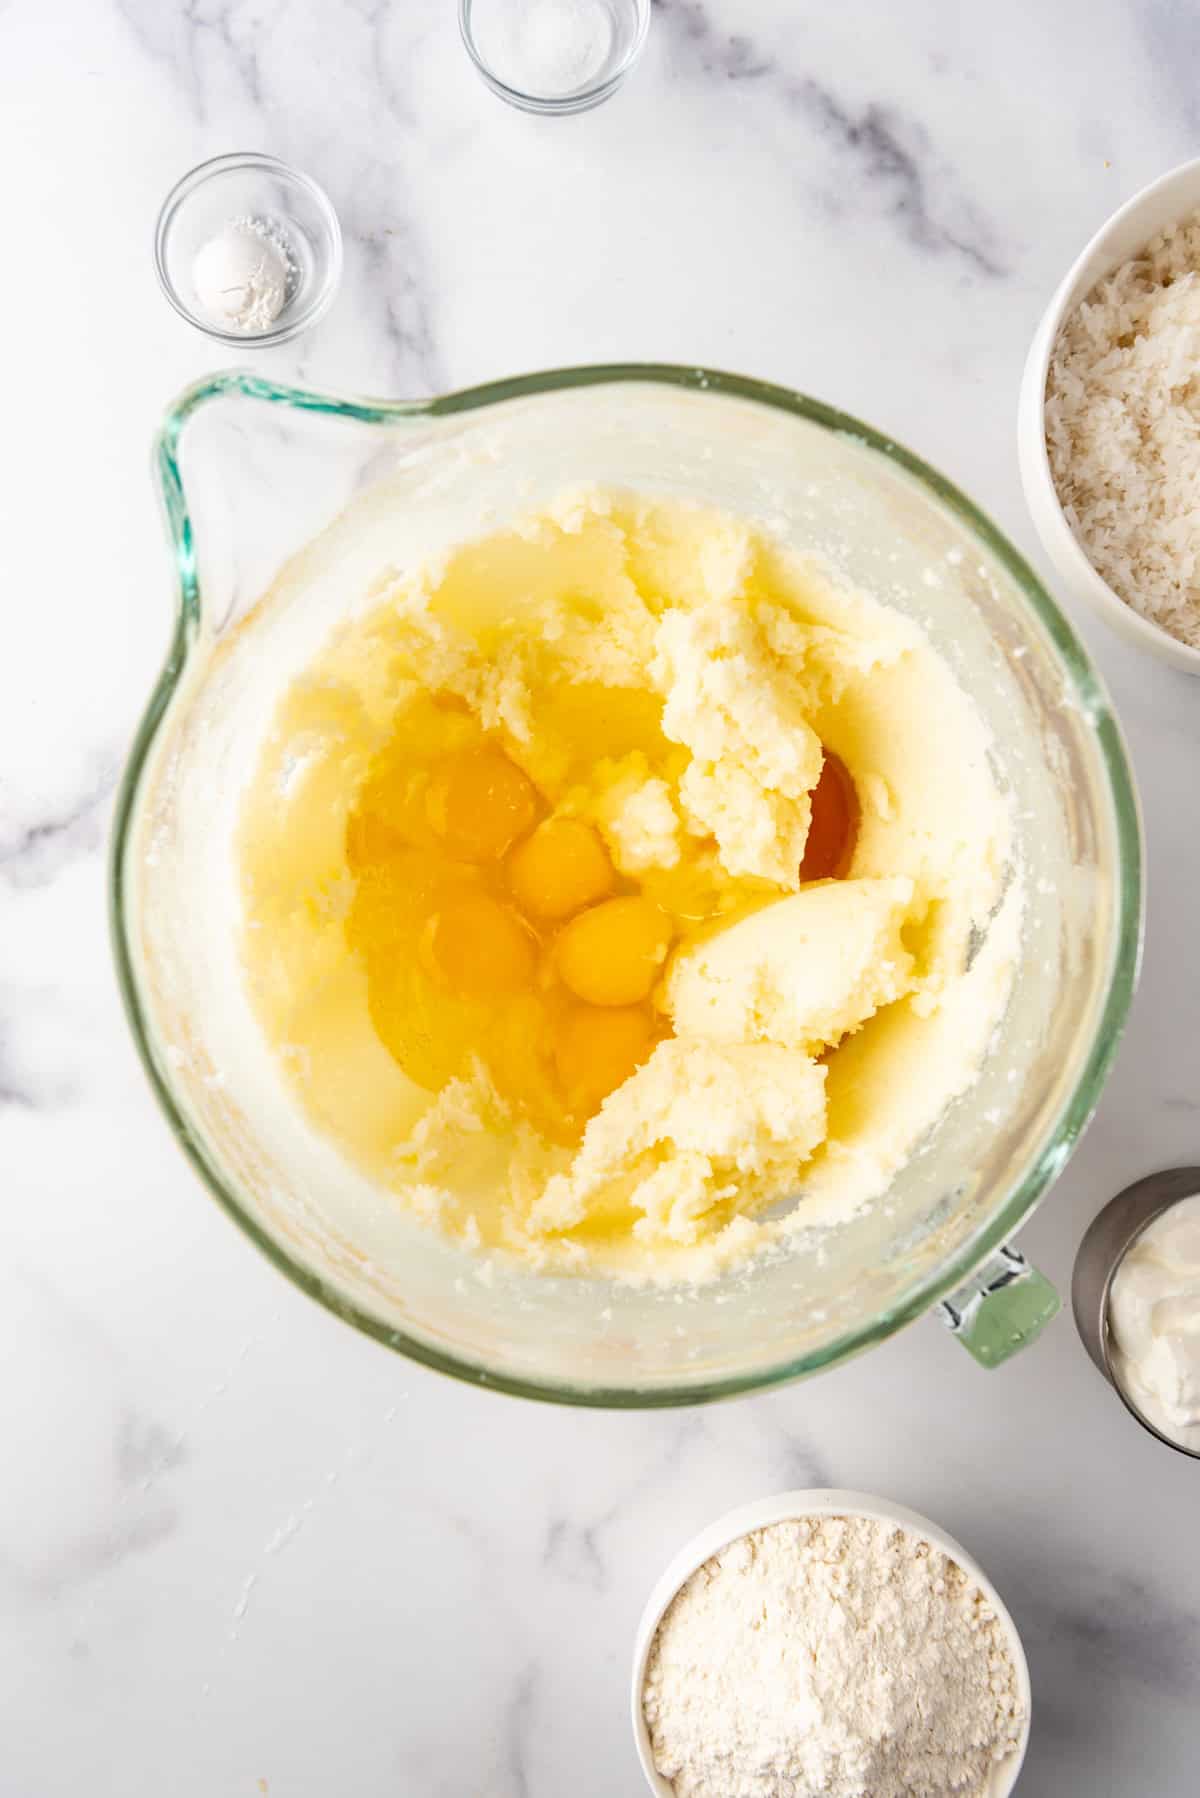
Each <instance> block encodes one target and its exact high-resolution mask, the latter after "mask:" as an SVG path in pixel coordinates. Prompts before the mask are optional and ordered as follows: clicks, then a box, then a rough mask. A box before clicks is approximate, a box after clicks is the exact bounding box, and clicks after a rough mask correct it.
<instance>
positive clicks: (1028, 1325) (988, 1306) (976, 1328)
mask: <svg viewBox="0 0 1200 1798" xmlns="http://www.w3.org/2000/svg"><path fill="white" fill-rule="evenodd" d="M1061 1304H1062V1300H1061V1299H1060V1298H1059V1296H1058V1294H1057V1292H1055V1290H1054V1288H1053V1286H1051V1284H1050V1282H1049V1280H1047V1278H1046V1276H1045V1274H1039V1272H1038V1270H1037V1268H1036V1267H1033V1266H1031V1265H1030V1263H1029V1262H1028V1261H1026V1259H1025V1257H1024V1255H1022V1254H1021V1252H1020V1250H1018V1249H1011V1248H1002V1249H997V1250H996V1253H995V1254H994V1255H989V1256H988V1259H987V1260H986V1261H985V1262H984V1263H983V1265H982V1266H981V1267H977V1268H976V1270H975V1272H974V1273H973V1274H972V1276H971V1278H970V1279H969V1280H967V1281H966V1282H965V1284H964V1285H962V1286H960V1287H959V1288H958V1291H957V1292H952V1293H951V1294H950V1296H949V1297H948V1298H944V1299H943V1300H942V1302H941V1304H940V1305H939V1306H938V1311H939V1313H940V1314H941V1318H942V1322H943V1323H944V1324H945V1325H946V1327H947V1329H948V1330H949V1331H950V1333H951V1335H953V1336H956V1337H957V1338H958V1340H959V1342H961V1343H962V1345H963V1347H964V1348H965V1349H967V1350H968V1351H969V1352H970V1353H971V1354H972V1355H974V1357H975V1359H976V1360H977V1361H978V1362H979V1364H980V1366H982V1367H999V1365H1000V1363H1001V1361H1007V1360H1008V1357H1009V1356H1010V1355H1015V1354H1016V1352H1017V1350H1018V1349H1023V1348H1024V1347H1025V1345H1026V1343H1029V1342H1032V1341H1033V1340H1034V1338H1035V1337H1036V1336H1039V1335H1040V1334H1041V1332H1042V1330H1043V1329H1044V1327H1045V1326H1046V1324H1048V1323H1049V1322H1050V1319H1051V1318H1052V1317H1053V1316H1054V1315H1055V1314H1056V1312H1057V1311H1058V1310H1059V1307H1060V1306H1061Z"/></svg>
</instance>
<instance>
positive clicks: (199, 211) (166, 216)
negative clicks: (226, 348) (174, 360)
mask: <svg viewBox="0 0 1200 1798" xmlns="http://www.w3.org/2000/svg"><path fill="white" fill-rule="evenodd" d="M238 219H253V220H255V221H261V222H263V223H269V224H270V225H271V226H272V227H273V228H274V230H273V233H272V234H273V235H274V234H275V233H277V234H278V236H279V238H280V239H282V241H283V243H284V245H285V246H286V249H287V252H288V286H287V296H286V298H285V300H284V304H283V310H282V311H281V312H280V313H279V315H278V316H277V317H276V318H274V319H272V321H271V323H270V324H269V325H268V326H267V328H266V329H265V330H263V331H237V330H231V329H226V328H225V327H223V326H222V325H219V324H217V323H215V322H214V321H213V320H212V319H211V318H210V317H209V315H208V314H207V313H206V312H205V311H204V309H203V307H202V306H201V303H200V299H199V296H198V295H197V293H196V289H195V282H194V279H193V273H192V271H193V266H194V263H195V260H196V253H197V251H198V250H200V249H201V247H202V246H203V245H204V244H206V243H207V242H208V241H209V239H210V238H211V237H214V236H215V235H216V234H217V232H218V231H221V230H222V229H223V228H224V227H225V226H226V225H229V224H231V223H233V222H234V221H235V220H238ZM154 265H155V267H156V269H157V270H158V278H159V281H160V283H161V284H162V290H163V292H164V293H165V294H166V296H167V298H168V299H169V300H170V302H171V304H172V306H174V308H175V310H176V312H178V313H179V314H180V316H181V317H183V318H186V319H187V321H188V323H189V324H190V325H195V327H196V329H197V330H198V331H203V332H204V334H205V335H206V336H207V337H213V338H215V339H216V340H217V342H218V343H227V344H232V345H235V346H239V347H240V346H242V345H245V344H253V345H255V346H259V345H262V344H269V343H286V341H287V340H288V338H290V337H297V336H299V334H300V332H301V331H307V330H308V328H309V327H310V325H315V324H316V322H317V320H318V319H319V318H320V317H321V316H322V314H323V313H324V312H325V311H326V310H327V309H328V307H329V304H330V302H331V301H332V299H333V296H334V294H335V293H336V292H337V288H338V283H339V281H340V280H341V278H342V232H341V227H340V226H339V224H338V221H337V214H336V212H335V211H334V210H333V207H332V206H331V205H330V202H329V199H328V197H327V196H326V194H325V193H324V191H323V189H321V188H320V187H318V186H317V183H316V182H315V181H313V180H312V179H311V178H310V177H309V176H308V175H302V174H301V173H300V171H299V169H293V168H289V167H288V165H287V163H286V162H280V160H279V158H278V157H276V156H262V155H259V154H257V153H256V152H254V151H240V152H238V153H237V154H235V155H232V156H215V157H214V158H213V159H212V161H211V162H202V163H200V164H199V166H198V167H196V168H194V169H192V170H191V172H190V173H189V174H186V175H185V176H184V177H183V179H182V181H179V182H177V183H176V185H175V186H174V187H173V188H172V189H171V191H170V193H169V194H168V195H167V197H166V199H165V200H164V201H163V208H162V211H161V212H160V213H159V215H158V224H157V226H156V228H155V232H154Z"/></svg>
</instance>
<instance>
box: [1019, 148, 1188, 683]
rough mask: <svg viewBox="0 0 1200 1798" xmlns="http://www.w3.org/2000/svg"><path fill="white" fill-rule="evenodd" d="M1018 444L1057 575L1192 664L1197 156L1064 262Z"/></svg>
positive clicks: (1040, 339) (1030, 366) (1167, 654)
mask: <svg viewBox="0 0 1200 1798" xmlns="http://www.w3.org/2000/svg"><path fill="white" fill-rule="evenodd" d="M1018 450H1019V455H1020V463H1021V478H1022V482H1023V485H1024V488H1025V498H1026V501H1027V503H1028V505H1029V509H1030V512H1031V514H1032V516H1033V521H1034V524H1035V526H1036V527H1037V530H1038V534H1039V536H1040V537H1041V540H1042V545H1043V547H1044V549H1045V551H1046V553H1047V555H1048V556H1049V558H1050V560H1051V562H1052V563H1053V564H1054V567H1055V570H1056V571H1057V573H1058V575H1059V576H1060V578H1061V580H1062V581H1063V583H1064V585H1065V586H1066V587H1067V589H1068V591H1070V592H1071V593H1072V594H1073V595H1074V596H1075V597H1076V598H1077V599H1079V600H1080V601H1081V602H1083V603H1085V604H1088V605H1090V606H1091V607H1093V609H1095V610H1096V611H1098V612H1099V613H1100V614H1101V616H1102V617H1103V618H1105V620H1106V621H1107V622H1108V623H1109V624H1110V625H1112V626H1113V627H1114V628H1115V629H1116V630H1118V631H1120V632H1121V633H1122V634H1123V635H1124V636H1126V637H1127V638H1130V639H1132V640H1133V641H1134V642H1136V643H1138V644H1139V645H1140V646H1141V647H1142V648H1144V649H1149V650H1150V651H1151V652H1153V653H1154V654H1156V655H1158V656H1159V657H1160V658H1162V659H1163V660H1165V661H1167V662H1170V663H1172V664H1173V665H1174V666H1175V667H1177V668H1181V669H1185V670H1186V671H1187V672H1188V673H1191V674H1200V159H1197V160H1195V161H1192V162H1188V163H1185V164H1183V165H1182V166H1181V167H1179V168H1176V169H1173V170H1171V172H1170V173H1169V174H1166V175H1164V176H1162V177H1161V179H1159V180H1158V181H1155V182H1154V183H1153V184H1152V185H1151V186H1149V187H1147V188H1145V189H1143V191H1142V192H1141V193H1139V194H1136V195H1135V196H1134V197H1133V199H1131V200H1130V201H1129V202H1128V203H1127V204H1126V205H1125V206H1123V207H1122V208H1121V209H1120V211H1118V212H1116V213H1114V215H1113V216H1112V218H1111V219H1109V221H1108V222H1107V224H1105V225H1104V226H1103V227H1102V229H1101V230H1100V231H1099V232H1097V234H1096V236H1095V237H1093V238H1092V240H1091V242H1090V243H1089V244H1088V245H1087V246H1086V248H1085V249H1084V251H1083V252H1082V254H1081V255H1080V256H1079V258H1078V259H1077V261H1076V262H1075V263H1074V265H1073V266H1072V268H1071V269H1070V270H1069V271H1068V273H1067V275H1066V277H1065V279H1064V280H1063V282H1062V284H1061V285H1060V287H1059V289H1058V291H1057V293H1056V294H1055V296H1054V298H1053V300H1052V301H1051V303H1050V305H1049V307H1048V308H1047V311H1046V313H1045V316H1044V317H1043V319H1042V322H1041V324H1040V325H1039V327H1038V330H1037V334H1036V335H1035V337H1034V340H1033V344H1032V346H1031V348H1030V352H1029V357H1028V361H1027V363H1026V367H1025V374H1024V378H1023V382H1022V388H1021V401H1020V414H1019V424H1018Z"/></svg>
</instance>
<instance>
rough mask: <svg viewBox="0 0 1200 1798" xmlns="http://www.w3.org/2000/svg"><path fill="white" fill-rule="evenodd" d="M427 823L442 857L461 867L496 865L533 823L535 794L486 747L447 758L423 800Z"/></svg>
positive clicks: (511, 766)
mask: <svg viewBox="0 0 1200 1798" xmlns="http://www.w3.org/2000/svg"><path fill="white" fill-rule="evenodd" d="M425 809H426V812H427V813H428V816H429V822H430V824H431V825H432V826H433V828H434V830H435V831H436V832H437V834H438V836H439V837H441V839H442V841H443V843H444V844H445V846H446V850H447V852H448V853H449V854H450V855H452V856H455V857H457V858H458V859H459V860H460V861H465V862H490V861H498V860H499V858H500V857H501V856H502V855H503V854H504V853H505V851H506V850H508V849H509V848H511V846H512V845H513V844H514V843H515V842H517V841H518V839H519V838H521V837H523V836H525V835H526V833H527V832H528V831H530V830H532V829H533V826H534V822H535V821H536V819H537V813H538V801H537V790H536V788H535V787H534V784H533V782H532V781H531V780H530V778H529V776H528V775H527V774H525V773H523V772H522V770H521V769H520V768H518V767H517V765H516V763H515V762H512V761H510V760H509V758H508V757H507V756H506V755H505V754H504V752H503V750H500V749H495V748H493V747H491V746H490V745H488V744H486V743H485V744H484V745H482V747H480V748H478V749H463V750H460V751H459V752H458V754H457V755H451V756H447V757H446V760H445V761H444V762H443V763H442V765H441V767H440V768H439V769H438V771H437V773H436V775H435V776H434V778H433V780H432V781H431V783H430V786H429V790H428V792H427V793H426V796H425Z"/></svg>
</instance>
